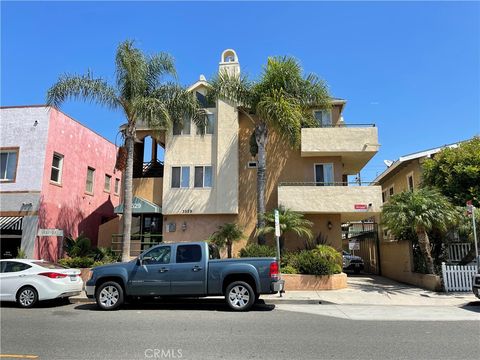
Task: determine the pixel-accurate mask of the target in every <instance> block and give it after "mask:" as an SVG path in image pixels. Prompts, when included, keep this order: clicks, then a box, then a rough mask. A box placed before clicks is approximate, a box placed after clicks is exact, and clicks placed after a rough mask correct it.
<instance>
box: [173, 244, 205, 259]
mask: <svg viewBox="0 0 480 360" xmlns="http://www.w3.org/2000/svg"><path fill="white" fill-rule="evenodd" d="M200 260H202V248H201V247H200V245H179V246H178V247H177V258H176V262H177V263H195V262H199V261H200Z"/></svg>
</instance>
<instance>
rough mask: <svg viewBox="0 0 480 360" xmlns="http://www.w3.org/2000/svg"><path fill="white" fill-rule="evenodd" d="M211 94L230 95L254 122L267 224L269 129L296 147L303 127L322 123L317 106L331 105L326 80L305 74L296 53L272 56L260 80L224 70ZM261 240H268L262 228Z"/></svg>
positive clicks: (260, 203) (260, 224) (260, 208)
mask: <svg viewBox="0 0 480 360" xmlns="http://www.w3.org/2000/svg"><path fill="white" fill-rule="evenodd" d="M210 85H211V87H210V90H209V97H211V98H212V99H218V98H220V99H226V100H229V101H232V102H234V103H235V104H237V106H238V109H239V110H240V111H241V112H243V113H244V114H246V115H247V116H248V117H249V118H250V119H251V120H252V121H253V122H254V123H255V130H254V132H253V133H252V138H251V139H252V140H253V141H251V144H252V145H253V146H251V151H252V156H255V155H257V153H258V167H257V229H262V228H264V227H265V217H264V214H265V187H266V166H267V163H266V145H267V141H268V134H269V129H270V128H271V129H272V130H275V131H276V132H278V133H279V134H280V135H281V136H282V137H283V138H285V139H286V140H288V141H289V143H290V144H291V146H292V147H297V146H298V144H299V142H300V132H301V128H302V127H315V126H318V124H317V122H316V121H315V119H314V117H313V111H312V109H313V108H328V107H329V106H330V97H329V95H328V91H327V87H326V85H325V83H324V82H323V81H322V80H320V79H319V78H318V77H317V76H316V75H315V74H309V75H307V76H303V75H302V68H301V66H300V64H299V62H298V61H297V60H296V59H294V58H292V57H270V58H268V61H267V65H266V66H265V67H264V69H263V72H262V74H261V76H260V78H259V79H258V80H257V81H249V80H248V79H247V78H246V77H245V76H239V75H235V74H230V73H228V72H227V71H223V72H220V73H219V74H218V75H217V76H216V77H215V78H213V79H212V80H211V81H210ZM258 243H259V244H265V237H264V234H263V232H259V238H258Z"/></svg>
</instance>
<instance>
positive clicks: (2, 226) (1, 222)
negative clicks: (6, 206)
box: [0, 216, 23, 230]
mask: <svg viewBox="0 0 480 360" xmlns="http://www.w3.org/2000/svg"><path fill="white" fill-rule="evenodd" d="M22 219H23V217H22V216H0V230H22Z"/></svg>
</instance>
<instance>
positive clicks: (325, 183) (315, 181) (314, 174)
mask: <svg viewBox="0 0 480 360" xmlns="http://www.w3.org/2000/svg"><path fill="white" fill-rule="evenodd" d="M317 165H322V167H323V184H322V185H319V186H334V185H335V164H334V163H331V162H328V163H315V164H313V182H314V183H315V184H317ZM325 165H331V166H332V181H331V183H327V182H326V181H325Z"/></svg>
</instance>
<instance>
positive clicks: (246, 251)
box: [240, 244, 277, 257]
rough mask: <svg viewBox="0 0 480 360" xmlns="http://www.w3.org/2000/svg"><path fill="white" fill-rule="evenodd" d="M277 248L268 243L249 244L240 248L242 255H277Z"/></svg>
mask: <svg viewBox="0 0 480 360" xmlns="http://www.w3.org/2000/svg"><path fill="white" fill-rule="evenodd" d="M276 256H277V251H276V250H275V248H273V247H271V246H267V245H258V244H249V245H247V246H245V247H244V248H243V249H242V250H240V257H276Z"/></svg>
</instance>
